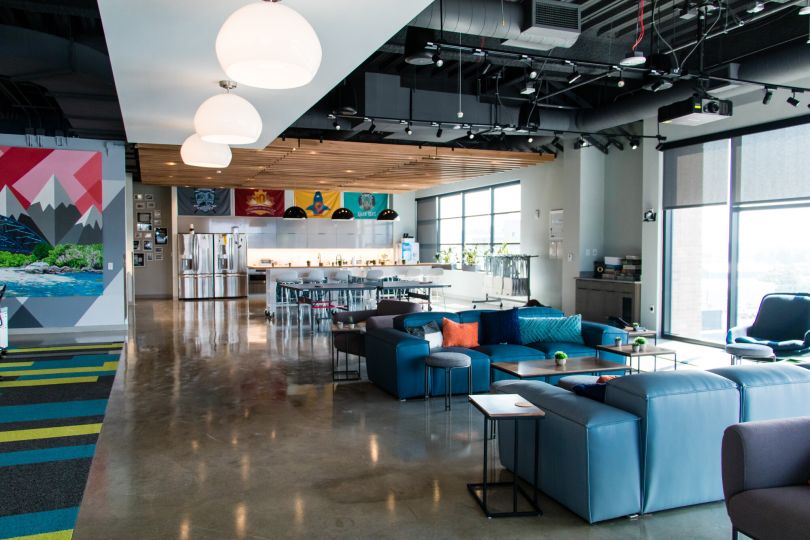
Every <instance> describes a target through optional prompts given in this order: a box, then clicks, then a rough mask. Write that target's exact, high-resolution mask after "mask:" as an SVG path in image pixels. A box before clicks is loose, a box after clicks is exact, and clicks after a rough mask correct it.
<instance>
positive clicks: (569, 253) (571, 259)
mask: <svg viewBox="0 0 810 540" xmlns="http://www.w3.org/2000/svg"><path fill="white" fill-rule="evenodd" d="M567 258H568V262H574V254H573V253H571V252H570V251H569V252H568V257H567Z"/></svg>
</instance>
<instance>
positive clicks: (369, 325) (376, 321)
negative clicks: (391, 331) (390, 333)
mask: <svg viewBox="0 0 810 540" xmlns="http://www.w3.org/2000/svg"><path fill="white" fill-rule="evenodd" d="M394 317H396V315H374V316H373V317H369V318H368V319H366V330H380V329H383V328H394Z"/></svg>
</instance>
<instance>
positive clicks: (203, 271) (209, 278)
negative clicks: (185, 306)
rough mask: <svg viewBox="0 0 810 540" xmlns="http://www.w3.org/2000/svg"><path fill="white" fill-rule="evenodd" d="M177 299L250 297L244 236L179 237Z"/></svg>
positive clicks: (187, 235) (206, 235)
mask: <svg viewBox="0 0 810 540" xmlns="http://www.w3.org/2000/svg"><path fill="white" fill-rule="evenodd" d="M177 246H178V250H177V256H178V261H177V263H178V264H177V267H178V289H177V296H178V298H179V299H181V300H197V299H206V298H238V297H244V296H247V290H248V276H247V238H246V236H245V235H244V234H206V233H188V234H185V233H183V234H178V235H177Z"/></svg>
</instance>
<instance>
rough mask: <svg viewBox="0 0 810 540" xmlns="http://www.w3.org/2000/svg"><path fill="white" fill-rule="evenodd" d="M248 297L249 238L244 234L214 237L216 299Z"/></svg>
mask: <svg viewBox="0 0 810 540" xmlns="http://www.w3.org/2000/svg"><path fill="white" fill-rule="evenodd" d="M247 295H248V271H247V237H246V236H245V235H244V234H239V233H235V234H234V233H231V234H215V235H214V297H216V298H241V297H244V296H247Z"/></svg>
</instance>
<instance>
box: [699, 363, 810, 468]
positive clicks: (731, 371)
mask: <svg viewBox="0 0 810 540" xmlns="http://www.w3.org/2000/svg"><path fill="white" fill-rule="evenodd" d="M709 371H711V372H712V373H716V374H717V375H720V376H722V377H725V378H726V379H728V380H730V381H731V382H733V383H734V384H736V385H737V387H738V388H739V390H740V422H752V421H757V420H775V419H777V418H792V417H795V416H810V371H808V370H806V369H802V368H800V367H798V366H794V365H790V364H787V363H779V364H765V365H742V366H731V367H722V368H716V369H712V370H709ZM808 475H810V470H808Z"/></svg>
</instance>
